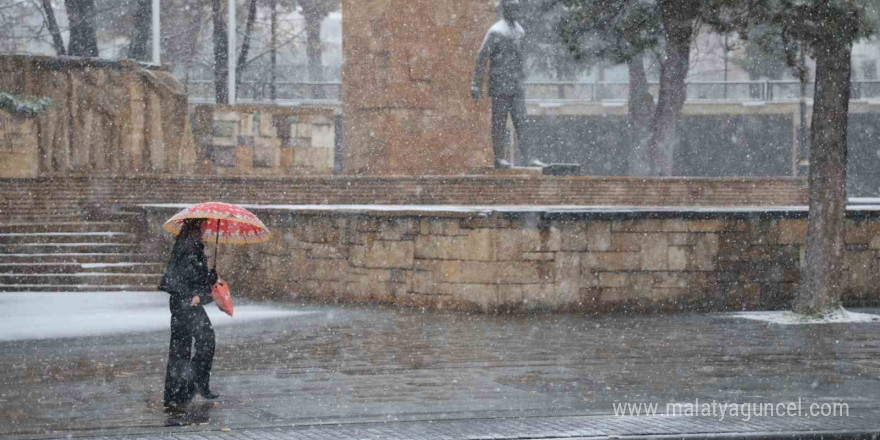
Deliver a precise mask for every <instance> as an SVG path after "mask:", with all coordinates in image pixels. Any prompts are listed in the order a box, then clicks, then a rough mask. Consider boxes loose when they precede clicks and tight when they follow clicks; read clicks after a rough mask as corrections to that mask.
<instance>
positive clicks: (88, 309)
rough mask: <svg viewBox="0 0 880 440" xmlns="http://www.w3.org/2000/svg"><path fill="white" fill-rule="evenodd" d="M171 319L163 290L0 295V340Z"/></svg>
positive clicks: (139, 326)
mask: <svg viewBox="0 0 880 440" xmlns="http://www.w3.org/2000/svg"><path fill="white" fill-rule="evenodd" d="M205 310H206V311H207V312H208V315H209V316H210V317H211V322H213V323H214V325H215V326H224V325H232V324H237V323H242V322H245V321H254V320H261V319H271V318H279V317H284V316H296V315H302V314H308V313H314V312H301V311H295V310H288V309H283V308H280V307H272V306H266V305H251V304H240V305H236V306H235V317H229V316H227V315H226V314H224V313H223V312H221V311H220V310H218V309H217V307H216V306H215V305H214V304H209V305H208V306H206V307H205ZM170 319H171V313H170V312H169V311H168V294H167V293H165V292H20V293H18V292H14V293H13V292H4V293H2V294H0V341H12V340H22V339H53V338H66V337H81V336H95V335H108V334H120V333H132V332H146V331H158V330H167V329H168V328H169V325H170Z"/></svg>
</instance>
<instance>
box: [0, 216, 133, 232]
mask: <svg viewBox="0 0 880 440" xmlns="http://www.w3.org/2000/svg"><path fill="white" fill-rule="evenodd" d="M129 229H130V225H129V224H127V223H121V222H115V221H93V222H92V221H83V220H80V219H77V218H70V219H68V220H67V221H53V222H39V223H38V222H24V221H11V222H5V223H4V222H0V233H7V234H9V233H44V232H129Z"/></svg>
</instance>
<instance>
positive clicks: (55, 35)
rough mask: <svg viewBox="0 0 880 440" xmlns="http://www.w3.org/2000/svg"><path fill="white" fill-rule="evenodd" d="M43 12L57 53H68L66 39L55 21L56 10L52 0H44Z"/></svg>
mask: <svg viewBox="0 0 880 440" xmlns="http://www.w3.org/2000/svg"><path fill="white" fill-rule="evenodd" d="M43 13H44V14H46V27H48V28H49V33H50V34H51V35H52V46H53V47H55V55H59V56H61V55H67V50H66V49H65V48H64V40H63V39H62V38H61V30H60V29H59V28H58V22H57V21H55V10H53V9H52V0H43Z"/></svg>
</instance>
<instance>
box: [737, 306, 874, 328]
mask: <svg viewBox="0 0 880 440" xmlns="http://www.w3.org/2000/svg"><path fill="white" fill-rule="evenodd" d="M722 316H725V317H729V318H744V319H752V320H755V321H764V322H768V323H771V324H780V325H797V324H849V323H864V322H877V323H880V315H873V314H870V313H858V312H850V311H848V310H846V309H843V308H841V309H838V310H835V311H833V312H831V313H829V314H827V315H825V316H822V317H810V316H805V315H799V314H797V313H794V312H792V311H789V310H777V311H769V312H734V313H725V314H723V315H722Z"/></svg>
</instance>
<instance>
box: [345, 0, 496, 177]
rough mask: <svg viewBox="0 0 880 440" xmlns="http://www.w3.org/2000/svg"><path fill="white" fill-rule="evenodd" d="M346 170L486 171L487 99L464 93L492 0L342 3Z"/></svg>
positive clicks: (492, 15) (489, 153)
mask: <svg viewBox="0 0 880 440" xmlns="http://www.w3.org/2000/svg"><path fill="white" fill-rule="evenodd" d="M342 8H343V9H342V10H343V19H342V20H343V22H342V32H343V43H342V45H343V57H344V59H345V64H344V66H343V71H342V100H343V114H344V117H345V119H344V128H343V144H344V152H343V172H344V173H345V174H362V175H426V174H462V173H467V172H469V171H471V170H474V169H479V168H483V167H491V166H492V160H493V154H492V140H491V128H490V125H489V108H488V100H482V101H480V102H479V103H474V102H473V101H472V100H471V97H470V96H469V90H470V81H471V78H472V73H473V72H472V71H473V68H474V59H475V57H476V55H477V51H478V50H479V48H480V43H481V42H482V39H483V35H484V33H485V31H486V29H487V28H488V27H489V26H491V25H492V23H494V22H495V20H496V19H497V18H496V17H497V15H496V10H495V0H343V2H342Z"/></svg>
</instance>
